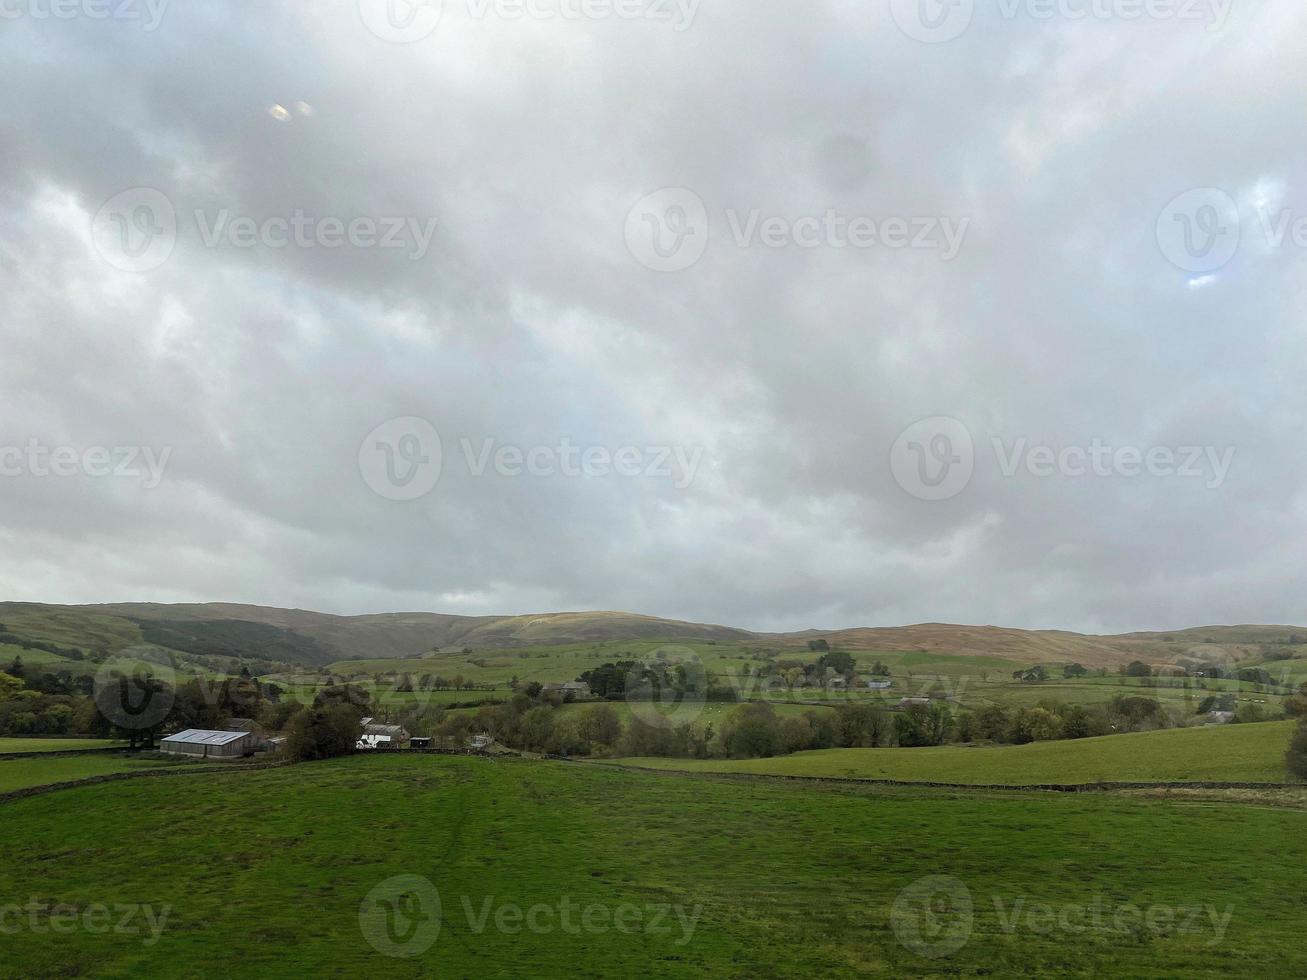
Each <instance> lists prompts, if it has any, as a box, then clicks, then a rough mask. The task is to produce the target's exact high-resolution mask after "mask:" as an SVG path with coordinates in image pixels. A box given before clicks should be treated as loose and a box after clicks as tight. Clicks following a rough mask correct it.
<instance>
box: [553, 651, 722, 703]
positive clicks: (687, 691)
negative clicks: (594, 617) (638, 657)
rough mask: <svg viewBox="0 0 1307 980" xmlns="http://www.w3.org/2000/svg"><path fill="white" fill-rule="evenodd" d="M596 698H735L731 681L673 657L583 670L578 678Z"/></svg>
mask: <svg viewBox="0 0 1307 980" xmlns="http://www.w3.org/2000/svg"><path fill="white" fill-rule="evenodd" d="M578 679H579V680H581V681H584V682H585V683H586V684H588V685H589V686H590V693H591V694H593V695H594V696H595V697H598V698H604V699H606V700H609V701H617V700H626V701H631V700H635V701H665V702H675V701H679V700H682V699H684V698H686V697H694V698H696V699H702V700H705V701H735V700H737V699H738V695H737V693H736V691H735V689H734V688H733V687H731V686H730V685H729V684H720V683H718V680H717V678H716V677H715V676H714V675H713V674H712V673H711V672H709V671H706V670H702V669H699V668H696V667H695V665H693V664H687V663H682V662H677V661H672V660H656V661H654V662H652V663H650V662H640V661H635V660H619V661H617V662H616V663H606V664H603V665H602V666H599V667H595V668H594V669H593V670H587V671H584V672H583V673H582V674H581V676H580V677H579V678H578Z"/></svg>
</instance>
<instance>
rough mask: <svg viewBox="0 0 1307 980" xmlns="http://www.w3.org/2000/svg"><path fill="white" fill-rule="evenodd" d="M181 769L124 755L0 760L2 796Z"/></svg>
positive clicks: (157, 761) (164, 763)
mask: <svg viewBox="0 0 1307 980" xmlns="http://www.w3.org/2000/svg"><path fill="white" fill-rule="evenodd" d="M172 765H178V763H177V762H176V761H174V760H156V759H129V758H126V757H124V756H121V755H66V756H52V757H50V758H48V759H0V793H9V792H12V791H13V790H16V789H28V788H30V787H32V786H48V785H50V784H51V783H63V782H69V781H71V780H74V779H87V778H89V777H91V776H107V775H109V774H110V773H115V772H137V771H139V770H142V769H157V768H158V767H159V766H172Z"/></svg>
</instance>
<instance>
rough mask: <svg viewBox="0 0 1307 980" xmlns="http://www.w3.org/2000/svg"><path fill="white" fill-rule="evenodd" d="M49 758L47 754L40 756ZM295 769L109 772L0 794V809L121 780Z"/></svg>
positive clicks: (266, 765) (214, 766)
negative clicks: (66, 790) (20, 802)
mask: <svg viewBox="0 0 1307 980" xmlns="http://www.w3.org/2000/svg"><path fill="white" fill-rule="evenodd" d="M41 754H42V755H49V754H50V753H48V752H43V753H41ZM289 765H294V763H292V762H262V763H257V764H255V765H227V764H223V763H207V764H206V763H193V764H191V765H187V764H185V763H181V764H179V765H176V766H160V767H159V768H158V769H144V770H141V771H139V772H111V773H106V774H104V775H103V776H88V777H87V778H85V779H69V780H65V781H64V782H62V783H46V784H45V785H44V786H29V787H27V788H26V789H15V790H11V791H9V792H8V793H0V806H3V805H4V804H5V803H12V802H13V801H15V800H23V799H27V798H28V797H30V796H44V795H45V794H46V793H55V792H58V791H59V790H63V789H76V788H77V787H79V786H95V785H98V784H99V783H115V782H118V781H119V780H123V779H148V778H152V777H158V776H196V775H206V776H212V775H214V774H216V773H227V772H256V771H259V770H261V769H277V768H279V767H281V766H289Z"/></svg>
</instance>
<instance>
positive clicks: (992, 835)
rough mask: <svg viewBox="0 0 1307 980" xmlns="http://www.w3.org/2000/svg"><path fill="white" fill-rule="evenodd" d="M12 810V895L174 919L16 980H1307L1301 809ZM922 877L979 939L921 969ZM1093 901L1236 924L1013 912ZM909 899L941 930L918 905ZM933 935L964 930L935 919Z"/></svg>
mask: <svg viewBox="0 0 1307 980" xmlns="http://www.w3.org/2000/svg"><path fill="white" fill-rule="evenodd" d="M88 814H94V819H87V815H88ZM3 819H4V824H5V830H6V833H5V834H4V835H0V894H3V895H6V896H14V897H15V898H14V901H15V902H17V903H19V904H22V903H25V902H26V901H27V900H28V898H29V896H30V897H35V898H40V899H42V900H46V901H53V902H59V903H64V904H67V905H69V906H71V907H74V908H77V909H85V908H87V907H89V906H91V905H93V904H95V903H99V904H102V905H109V906H117V905H120V904H121V905H130V904H132V903H144V904H148V905H150V906H151V910H152V912H153V913H154V914H155V915H156V917H157V916H158V915H160V914H162V913H163V912H164V908H165V906H167V907H168V912H167V918H166V920H165V927H164V929H163V931H162V933H161V934H160V937H159V938H158V940H157V942H154V943H152V944H151V943H148V942H146V939H147V938H148V937H147V936H145V935H132V934H129V933H123V932H114V931H112V930H109V931H103V932H100V931H92V930H90V929H86V928H73V929H72V930H69V931H67V932H66V933H64V934H61V935H53V934H50V933H48V932H36V931H34V930H32V929H31V928H28V927H27V925H26V923H27V921H28V920H27V918H26V917H24V918H22V919H19V920H18V923H19V928H18V929H17V930H16V931H14V932H13V934H12V935H8V936H6V938H5V953H4V957H3V958H2V959H0V976H4V977H30V976H51V975H64V976H72V975H91V974H94V975H96V976H101V977H162V976H187V977H223V976H228V975H230V971H231V970H232V968H233V964H239V967H238V972H239V973H240V974H241V975H242V976H254V977H281V976H286V975H290V974H293V975H297V976H313V975H329V976H371V975H377V976H387V977H409V976H413V977H416V976H433V975H438V976H503V977H509V976H541V977H553V976H569V977H573V976H575V977H598V976H605V977H608V976H641V975H643V976H656V977H699V976H704V975H711V976H736V977H744V976H768V977H778V976H855V975H896V976H906V975H913V976H922V975H940V974H944V973H949V974H955V973H976V972H984V973H987V974H990V975H1006V976H1011V975H1016V974H1021V975H1032V976H1033V975H1045V976H1047V975H1053V974H1079V975H1090V974H1097V975H1104V974H1111V975H1118V976H1125V975H1129V976H1162V975H1165V976H1186V977H1198V976H1213V977H1215V976H1228V975H1232V974H1236V973H1237V974H1238V975H1259V976H1265V977H1274V976H1295V975H1298V976H1300V975H1302V973H1303V971H1304V969H1307V951H1305V950H1304V947H1303V944H1302V941H1301V940H1302V934H1303V931H1304V929H1307V907H1304V906H1303V904H1302V901H1301V880H1300V879H1301V873H1300V869H1301V867H1302V866H1303V864H1304V863H1305V862H1307V813H1304V812H1301V811H1294V810H1287V809H1269V808H1268V809H1254V808H1245V807H1239V806H1206V807H1193V806H1179V805H1173V804H1170V803H1159V802H1148V801H1136V800H1126V799H1121V798H1113V797H1106V796H1086V797H1061V796H1059V797H1037V796H1027V795H1021V794H1007V795H1004V796H995V795H983V794H958V793H940V792H929V791H921V790H914V791H897V790H892V791H891V790H879V791H877V790H869V789H863V788H846V787H828V786H820V785H794V784H788V783H786V784H773V783H768V784H758V783H736V782H726V781H714V780H712V779H694V778H678V777H662V776H657V777H656V776H653V775H652V774H639V773H629V772H623V771H617V770H609V769H600V768H596V767H590V766H580V765H567V764H561V763H526V762H520V761H517V762H499V763H491V762H487V761H485V760H477V759H462V758H449V757H436V756H417V757H414V756H409V757H402V756H399V757H396V756H377V757H370V758H359V757H355V758H352V759H348V760H338V761H333V762H328V763H320V764H314V765H310V766H298V767H291V768H286V769H279V770H270V771H266V772H251V773H243V774H241V775H240V776H239V777H238V778H233V777H218V778H213V779H209V778H207V777H203V776H200V777H193V778H190V779H186V780H140V781H128V782H122V783H113V784H106V785H101V786H95V787H85V788H78V789H72V790H66V791H61V792H58V793H54V794H49V795H46V796H41V797H36V798H32V799H27V800H20V801H16V802H13V803H10V804H6V805H4V809H3ZM1181 842H1182V843H1183V846H1181V847H1177V846H1176V844H1177V843H1181ZM1236 849H1237V854H1238V858H1239V863H1238V872H1237V873H1235V872H1234V870H1233V869H1232V865H1231V860H1230V859H1231V854H1232V853H1233V852H1234V851H1235V850H1236ZM397 875H420V876H422V877H425V878H427V879H428V880H430V881H431V882H432V883H433V884H434V885H435V886H436V887H437V888H438V889H439V893H440V897H441V906H440V920H441V923H442V925H441V929H440V932H439V935H438V937H437V938H436V941H435V944H434V945H433V946H431V947H430V948H428V949H427V950H426V951H425V952H424V953H422V954H421V955H420V956H419V957H417V958H414V959H396V958H387V957H385V956H383V955H381V954H379V953H378V952H377V951H376V950H375V949H374V948H373V947H372V946H371V945H369V943H368V942H366V941H365V939H364V936H363V934H362V931H361V928H360V910H361V908H362V907H363V906H362V903H363V902H364V900H365V898H366V896H368V894H369V892H371V891H372V890H373V889H374V888H375V887H376V886H378V885H379V884H381V883H382V882H384V881H386V880H387V879H390V878H391V877H393V876H397ZM932 875H947V876H950V877H951V878H952V879H954V880H955V881H956V883H957V884H956V885H953V887H954V888H956V887H958V886H959V885H960V886H961V887H962V888H965V889H966V890H967V895H968V897H969V898H970V900H971V902H972V903H973V907H974V927H973V930H972V933H971V935H970V938H969V941H968V942H967V943H966V944H965V945H964V946H962V947H961V948H960V949H958V950H956V951H955V952H953V953H952V954H951V955H950V956H948V957H947V958H944V959H928V958H925V957H923V956H921V955H919V952H918V951H917V948H916V947H910V946H905V945H904V943H903V942H902V941H901V940H900V938H899V935H900V934H903V935H905V936H907V937H908V938H909V939H910V938H911V935H912V934H911V932H910V931H906V932H905V931H903V930H900V932H896V930H895V929H894V928H893V922H894V918H893V916H892V909H893V908H894V905H895V902H896V900H898V899H899V896H901V895H902V894H903V893H904V889H905V888H908V887H909V886H912V885H913V884H914V883H917V882H920V881H921V879H922V878H923V877H926V876H932ZM926 884H927V885H929V884H930V882H926ZM909 896H911V893H909ZM564 899H566V900H567V902H569V903H570V907H571V908H572V909H573V910H574V911H572V912H571V913H570V919H569V922H570V924H571V927H572V931H571V932H569V931H565V930H563V929H562V928H560V925H561V923H560V919H559V916H558V914H557V913H554V914H551V915H549V916H543V915H542V916H540V917H538V918H537V919H536V920H535V921H536V924H537V931H536V932H532V931H529V930H527V929H526V928H523V927H522V926H521V925H520V924H517V925H515V922H520V920H514V919H513V918H512V917H511V915H510V916H509V917H506V918H501V919H500V920H499V921H500V922H502V923H503V924H504V926H505V927H506V928H500V927H498V926H497V925H496V919H497V917H498V916H499V915H500V913H501V910H503V909H505V908H506V907H508V906H510V905H512V906H518V907H520V908H522V909H530V908H531V907H532V906H535V905H538V904H539V905H545V906H549V907H551V908H553V909H555V910H556V909H558V908H559V906H560V904H561V903H562V902H563V900H564ZM1095 901H1098V902H1099V903H1101V904H1105V905H1106V907H1108V908H1109V909H1114V908H1116V907H1118V906H1121V905H1124V904H1129V905H1132V906H1134V907H1136V908H1137V909H1148V908H1153V907H1164V908H1166V909H1171V910H1175V909H1189V908H1194V907H1201V906H1204V905H1209V904H1210V905H1213V906H1215V907H1216V908H1217V909H1219V910H1220V911H1221V914H1222V915H1224V913H1225V912H1226V911H1227V910H1228V912H1229V914H1230V918H1229V921H1228V932H1225V933H1224V934H1223V936H1222V937H1220V938H1218V935H1217V934H1216V932H1215V927H1213V926H1211V925H1210V923H1208V920H1207V919H1206V917H1205V916H1204V917H1203V918H1201V919H1197V918H1194V919H1191V918H1190V917H1189V916H1188V914H1187V913H1183V914H1181V915H1180V917H1179V918H1178V919H1177V920H1176V921H1177V922H1179V923H1187V924H1189V926H1190V928H1191V929H1192V930H1193V931H1191V932H1189V933H1185V934H1182V933H1180V932H1179V931H1178V928H1177V926H1174V925H1173V926H1171V927H1169V928H1164V930H1163V931H1162V932H1161V933H1157V934H1155V933H1153V932H1149V931H1147V930H1144V929H1141V928H1130V927H1129V926H1128V923H1127V924H1126V925H1125V927H1124V929H1125V931H1115V929H1116V926H1115V924H1114V922H1113V920H1112V918H1111V917H1110V915H1109V917H1108V918H1107V919H1106V921H1105V923H1104V924H1103V925H1102V926H1101V927H1100V926H1099V925H1098V924H1095V925H1094V926H1093V927H1092V928H1085V927H1082V928H1081V929H1080V930H1079V931H1061V930H1057V929H1054V930H1053V931H1052V932H1051V933H1050V932H1046V931H1045V928H1044V925H1045V924H1044V921H1043V919H1042V917H1039V918H1036V919H1031V918H1029V916H1026V917H1022V916H1017V918H1016V919H1015V920H1014V919H1013V918H1012V917H1011V915H1012V911H1013V909H1021V908H1029V909H1032V910H1033V909H1035V908H1036V907H1037V906H1038V905H1040V904H1047V905H1050V906H1052V907H1054V908H1062V907H1063V906H1068V905H1069V906H1073V907H1076V908H1080V907H1084V906H1092V905H1093V904H1094V903H1095ZM664 905H672V906H680V907H681V908H682V910H683V913H684V915H685V916H686V917H687V919H689V918H691V917H693V915H694V910H695V909H696V908H697V909H699V911H700V918H699V919H698V921H697V926H696V927H695V928H693V930H692V931H691V932H690V934H689V939H688V941H682V940H683V939H684V938H685V936H686V932H685V931H683V929H682V927H681V925H680V924H679V922H678V920H677V917H676V915H675V914H674V913H673V914H671V915H670V916H669V917H668V918H666V919H663V920H662V921H661V924H658V923H654V922H652V921H651V919H652V915H653V912H652V910H653V909H654V908H656V907H658V906H664ZM590 906H596V907H601V908H602V909H605V910H607V911H608V913H609V914H612V913H613V912H614V911H615V910H616V909H618V908H620V907H623V906H629V907H630V908H631V909H633V910H635V911H634V913H631V912H627V913H624V914H623V920H622V921H623V922H624V925H625V929H626V931H625V932H618V931H616V930H615V928H614V926H613V924H612V920H611V919H609V918H607V917H601V916H600V915H599V914H596V915H594V916H592V917H591V919H590V920H589V922H590V924H591V928H590V929H589V930H588V931H587V930H585V929H583V928H582V927H581V925H580V923H581V921H582V916H581V913H580V910H581V909H585V908H587V907H590ZM901 907H903V908H907V909H908V912H909V916H908V919H907V920H906V921H907V922H908V924H909V925H911V924H912V923H917V924H919V925H921V926H922V927H923V928H924V930H925V934H926V935H932V934H933V929H932V920H931V919H930V918H929V917H928V916H927V913H926V912H925V911H924V910H916V909H915V906H913V905H912V904H911V903H909V904H908V905H906V906H904V905H902V904H901ZM954 908H956V907H954ZM424 911H434V909H433V908H432V906H430V905H427V906H425V907H424ZM483 913H484V914H486V916H487V918H486V919H485V922H484V928H481V929H480V930H479V931H478V919H479V917H480V916H481V915H482V914H483ZM637 916H638V918H637ZM935 916H936V920H937V921H938V920H943V924H944V925H946V926H951V925H952V924H953V921H958V919H959V917H958V916H956V915H954V914H952V913H951V912H950V907H949V906H948V905H947V904H946V903H945V904H943V905H941V904H938V903H937V904H936V911H935ZM950 920H951V921H950ZM139 921H144V920H143V919H141V920H139ZM899 921H900V924H902V923H903V921H904V920H903V919H900V920H899ZM1204 923H1208V924H1206V925H1204ZM664 928H666V929H667V930H668V931H667V933H665V934H664V933H662V932H661V930H662V929H664Z"/></svg>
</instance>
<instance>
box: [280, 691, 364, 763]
mask: <svg viewBox="0 0 1307 980" xmlns="http://www.w3.org/2000/svg"><path fill="white" fill-rule="evenodd" d="M362 737H363V714H362V712H361V711H359V709H358V708H357V707H355V706H354V705H352V704H347V703H324V704H320V705H318V706H316V707H314V708H310V709H306V710H304V711H300V712H298V713H297V714H295V715H292V716H291V719H290V721H289V723H288V724H287V726H286V750H287V752H288V753H289V755H290V756H291V758H293V759H299V760H301V761H305V760H309V759H331V758H335V757H337V756H342V755H348V754H349V753H350V752H353V751H354V749H355V747H356V746H357V745H358V741H359V739H360V738H362Z"/></svg>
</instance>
